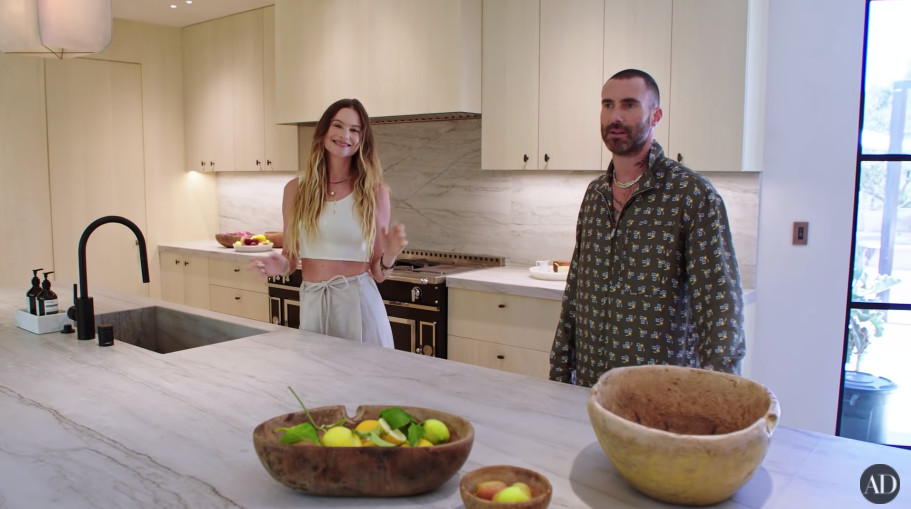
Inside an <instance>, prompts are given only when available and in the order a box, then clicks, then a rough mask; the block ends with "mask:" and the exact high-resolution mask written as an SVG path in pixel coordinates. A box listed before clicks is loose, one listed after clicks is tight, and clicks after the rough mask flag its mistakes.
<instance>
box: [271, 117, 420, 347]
mask: <svg viewBox="0 0 911 509" xmlns="http://www.w3.org/2000/svg"><path fill="white" fill-rule="evenodd" d="M310 148H311V150H310V159H309V161H308V163H307V166H306V168H305V169H304V170H303V172H302V173H301V175H300V177H299V178H297V179H294V180H292V181H291V182H288V184H287V185H286V186H285V192H284V198H283V200H282V216H283V219H284V233H285V235H284V246H283V249H282V253H281V254H277V253H273V254H272V255H271V256H269V257H266V258H260V259H258V260H257V261H255V262H254V264H255V266H256V267H257V268H258V269H259V270H260V271H261V272H262V273H263V274H265V275H267V276H276V275H283V276H286V275H288V274H290V273H291V272H293V271H294V269H295V267H296V266H297V262H298V260H300V262H301V276H302V278H303V284H302V285H301V289H300V293H301V296H300V301H301V317H300V323H301V325H300V328H301V330H307V331H311V332H317V333H320V334H326V335H329V336H335V337H340V338H345V339H350V340H353V341H360V342H363V343H370V344H375V345H381V346H384V347H387V348H394V345H393V341H392V328H391V327H390V325H389V318H388V316H387V315H386V308H385V306H384V305H383V299H382V298H381V297H380V293H379V290H378V289H377V286H376V283H377V282H382V281H384V280H385V279H386V274H387V273H388V272H389V271H390V270H392V267H393V265H394V264H395V259H396V256H398V254H399V253H400V252H401V251H402V249H403V248H404V247H405V246H406V245H407V244H408V242H407V241H406V240H405V228H404V226H402V225H401V224H395V225H394V226H393V227H392V228H389V218H390V208H391V206H390V200H389V188H388V187H387V186H386V185H385V183H384V182H383V170H382V167H381V166H380V161H379V157H378V156H377V152H376V143H375V141H374V138H373V131H372V130H371V128H370V121H369V117H368V115H367V112H366V110H365V109H364V106H363V105H362V104H361V103H360V102H359V101H358V100H357V99H342V100H339V101H337V102H335V103H334V104H332V105H331V106H329V108H328V109H327V110H326V111H325V113H323V116H322V118H320V120H319V123H318V124H317V125H316V132H315V133H314V135H313V141H312V142H311V147H310Z"/></svg>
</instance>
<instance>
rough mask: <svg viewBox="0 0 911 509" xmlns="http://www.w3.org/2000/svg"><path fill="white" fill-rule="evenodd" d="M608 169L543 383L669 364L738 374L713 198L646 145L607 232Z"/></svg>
mask: <svg viewBox="0 0 911 509" xmlns="http://www.w3.org/2000/svg"><path fill="white" fill-rule="evenodd" d="M613 170H614V166H613V162H612V163H611V164H610V166H609V167H608V169H607V171H606V172H605V174H603V175H601V176H600V177H598V178H597V179H595V180H594V181H592V182H591V183H590V184H589V186H588V189H587V191H586V193H585V198H584V199H583V201H582V206H581V207H580V209H579V217H578V220H577V223H576V246H575V250H574V252H573V259H572V265H571V266H570V270H569V275H568V276H567V278H566V290H565V292H564V294H563V309H562V311H561V313H560V323H559V325H558V327H557V332H556V336H555V338H554V345H553V349H552V351H551V354H550V378H551V380H556V381H560V382H566V383H575V384H576V385H583V386H587V387H591V386H592V385H594V383H595V382H597V381H598V378H600V377H601V375H602V374H604V373H605V372H606V371H607V370H609V369H611V368H615V367H625V366H637V365H644V364H672V365H678V366H690V367H695V368H704V369H713V370H719V371H725V372H728V373H734V374H738V375H739V374H741V361H742V359H743V355H744V353H745V351H746V350H745V343H744V338H743V294H742V289H741V284H740V272H739V270H738V267H737V260H736V258H735V256H734V246H733V244H732V242H731V232H730V229H729V227H728V220H727V215H726V212H725V207H724V202H723V201H722V199H721V196H719V195H718V193H717V192H716V191H715V189H714V187H712V184H711V183H710V182H709V181H708V180H707V179H705V177H703V176H701V175H699V174H697V173H695V172H693V171H692V170H690V169H689V168H686V167H685V166H683V165H682V164H680V163H678V162H676V161H674V160H672V159H669V158H667V157H665V155H664V150H663V149H662V148H661V146H660V145H659V144H658V143H657V142H654V143H653V144H652V148H651V151H650V153H649V160H648V169H647V170H646V171H645V173H644V174H643V175H642V178H641V179H640V181H639V188H638V189H637V190H636V191H635V193H634V194H633V196H632V197H631V198H630V199H629V201H628V202H627V204H626V205H625V206H624V208H623V211H622V213H621V214H620V219H619V221H617V224H614V216H613V214H612V209H611V202H612V199H613V197H612V194H611V177H612V175H613Z"/></svg>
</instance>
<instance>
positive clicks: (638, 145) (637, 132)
mask: <svg viewBox="0 0 911 509" xmlns="http://www.w3.org/2000/svg"><path fill="white" fill-rule="evenodd" d="M614 129H622V130H623V131H624V132H626V137H625V138H622V139H617V138H611V137H610V132H611V131H612V130H614ZM648 133H649V121H648V118H646V119H645V120H644V121H643V122H642V123H641V124H639V125H638V126H635V127H627V126H625V125H623V124H620V123H613V124H610V125H602V126H601V139H602V140H604V144H605V145H606V146H607V149H608V150H610V151H611V153H612V154H614V155H615V156H629V155H633V154H638V153H639V151H640V150H642V147H644V146H645V142H646V141H648Z"/></svg>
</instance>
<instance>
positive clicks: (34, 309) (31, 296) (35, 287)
mask: <svg viewBox="0 0 911 509" xmlns="http://www.w3.org/2000/svg"><path fill="white" fill-rule="evenodd" d="M39 270H44V269H32V272H33V273H34V275H33V276H32V288H31V289H30V290H29V291H27V292H26V293H25V296H26V297H28V312H29V313H30V314H33V315H37V314H38V294H39V293H41V279H39V278H38V271H39Z"/></svg>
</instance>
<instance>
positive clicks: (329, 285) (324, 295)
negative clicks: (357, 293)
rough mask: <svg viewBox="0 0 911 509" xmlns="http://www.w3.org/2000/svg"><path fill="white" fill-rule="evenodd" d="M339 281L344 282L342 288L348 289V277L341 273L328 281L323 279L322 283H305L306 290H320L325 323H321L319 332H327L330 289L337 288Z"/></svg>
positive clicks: (325, 333) (330, 299)
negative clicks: (321, 328)
mask: <svg viewBox="0 0 911 509" xmlns="http://www.w3.org/2000/svg"><path fill="white" fill-rule="evenodd" d="M340 283H345V286H344V287H342V289H345V290H347V289H348V278H346V277H345V276H342V275H338V276H335V277H333V278H332V279H329V280H328V281H323V282H322V283H307V285H306V286H307V289H306V291H308V292H320V307H321V308H322V309H323V315H324V316H325V317H326V320H325V323H324V324H322V326H323V330H322V331H320V333H321V334H324V335H328V334H329V310H330V309H331V308H330V307H329V305H330V304H331V301H332V290H333V289H337V288H339V286H338V285H339V284H340Z"/></svg>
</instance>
